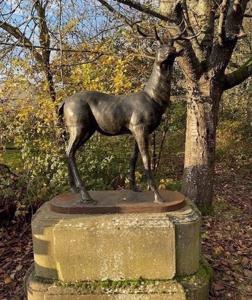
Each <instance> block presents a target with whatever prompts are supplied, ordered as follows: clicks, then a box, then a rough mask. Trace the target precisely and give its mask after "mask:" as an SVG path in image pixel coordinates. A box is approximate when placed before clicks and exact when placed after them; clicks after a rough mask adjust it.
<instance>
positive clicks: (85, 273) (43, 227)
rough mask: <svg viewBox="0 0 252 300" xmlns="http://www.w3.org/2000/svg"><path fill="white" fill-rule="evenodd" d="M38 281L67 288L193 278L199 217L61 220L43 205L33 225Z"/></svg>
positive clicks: (192, 212)
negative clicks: (97, 282)
mask: <svg viewBox="0 0 252 300" xmlns="http://www.w3.org/2000/svg"><path fill="white" fill-rule="evenodd" d="M32 232H33V246H34V260H35V270H36V274H37V275H38V276H41V277H44V278H55V279H59V280H62V281H65V282H69V281H75V280H76V281H79V280H102V279H105V278H109V279H112V280H119V279H137V278H139V277H142V278H146V279H171V278H173V277H174V276H175V274H176V275H178V276H184V275H190V274H193V273H195V272H197V270H198V268H199V258H200V213H199V212H198V210H197V209H196V208H195V207H194V206H193V205H192V203H191V202H190V201H187V205H186V206H185V207H184V208H182V209H180V210H177V211H173V212H166V213H141V214H109V215H85V214H80V215H78V214H72V215H71V214H60V213H55V212H52V211H51V210H50V209H49V204H48V203H45V204H44V205H43V206H42V207H41V208H40V209H39V211H38V212H37V214H36V215H35V217H34V219H33V221H32Z"/></svg>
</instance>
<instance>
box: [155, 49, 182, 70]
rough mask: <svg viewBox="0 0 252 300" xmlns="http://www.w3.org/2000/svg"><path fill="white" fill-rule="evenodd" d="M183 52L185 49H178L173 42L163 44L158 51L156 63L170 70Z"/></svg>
mask: <svg viewBox="0 0 252 300" xmlns="http://www.w3.org/2000/svg"><path fill="white" fill-rule="evenodd" d="M182 54H183V50H180V51H176V48H175V47H174V46H173V44H172V43H166V44H161V45H160V47H159V48H158V50H157V53H156V64H157V65H158V66H159V67H160V68H162V69H164V70H168V69H170V67H172V66H173V63H174V61H175V59H176V57H177V56H181V55H182Z"/></svg>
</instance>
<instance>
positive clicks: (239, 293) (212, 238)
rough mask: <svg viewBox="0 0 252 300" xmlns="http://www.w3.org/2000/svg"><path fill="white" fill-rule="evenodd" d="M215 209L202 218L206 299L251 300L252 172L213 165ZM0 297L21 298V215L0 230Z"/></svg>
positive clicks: (26, 245) (28, 244) (25, 238)
mask: <svg viewBox="0 0 252 300" xmlns="http://www.w3.org/2000/svg"><path fill="white" fill-rule="evenodd" d="M216 173H217V176H216V188H215V194H216V196H215V201H214V212H212V213H211V215H210V216H206V217H203V226H202V248H203V249H202V251H203V255H204V256H205V258H206V259H207V260H208V262H209V263H210V265H211V266H212V268H213V269H214V279H213V283H212V288H211V292H210V299H232V300H249V299H252V219H251V213H252V202H251V200H252V199H251V192H252V186H251V182H252V176H251V175H249V174H248V173H243V172H237V171H234V170H230V169H228V170H227V169H226V168H222V166H221V165H218V166H217V168H216ZM0 257H1V260H0V299H1V300H4V299H8V300H9V299H25V298H24V293H23V278H24V276H25V273H26V270H27V269H28V268H29V267H30V265H31V263H32V260H33V257H32V241H31V230H30V220H29V218H27V217H24V216H23V214H22V215H21V216H19V217H18V218H16V219H15V220H13V221H12V222H11V224H10V225H8V227H6V228H5V227H2V228H0Z"/></svg>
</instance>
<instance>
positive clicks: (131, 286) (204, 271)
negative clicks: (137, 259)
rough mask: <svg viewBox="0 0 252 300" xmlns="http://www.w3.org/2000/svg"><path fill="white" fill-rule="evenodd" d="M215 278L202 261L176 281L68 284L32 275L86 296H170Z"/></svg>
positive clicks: (44, 281) (83, 282)
mask: <svg viewBox="0 0 252 300" xmlns="http://www.w3.org/2000/svg"><path fill="white" fill-rule="evenodd" d="M212 276H213V273H212V269H211V267H210V266H209V265H208V264H207V263H206V262H205V261H204V260H203V259H202V260H201V263H200V267H199V270H198V271H197V272H196V273H195V274H193V275H190V276H176V278H175V279H174V280H148V279H143V278H139V279H137V280H118V281H113V280H110V279H107V280H101V281H78V282H71V283H66V282H62V281H57V280H50V279H45V278H41V277H38V276H36V275H35V274H34V273H33V274H32V277H33V280H34V281H36V282H39V283H42V284H53V285H54V286H55V287H61V288H62V287H63V288H66V289H74V290H75V291H76V292H78V291H79V293H86V294H98V293H101V294H118V293H119V294H120V293H129V294H131V293H132V294H141V293H150V294H151V293H161V294H170V293H173V291H174V289H176V288H179V286H180V285H181V286H183V287H184V289H185V290H186V291H188V290H190V289H192V288H195V286H197V287H200V286H205V285H206V284H208V283H209V281H211V278H212Z"/></svg>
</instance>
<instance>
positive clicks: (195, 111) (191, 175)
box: [116, 0, 252, 210]
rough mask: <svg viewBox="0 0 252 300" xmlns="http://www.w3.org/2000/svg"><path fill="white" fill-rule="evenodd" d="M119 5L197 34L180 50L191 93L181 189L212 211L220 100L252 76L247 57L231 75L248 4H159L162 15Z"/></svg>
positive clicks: (123, 1)
mask: <svg viewBox="0 0 252 300" xmlns="http://www.w3.org/2000/svg"><path fill="white" fill-rule="evenodd" d="M116 2H118V3H121V4H124V5H126V6H127V7H131V8H132V9H135V10H138V11H140V12H142V13H144V14H148V15H150V16H152V17H153V16H154V17H155V18H157V19H159V20H162V24H163V27H164V30H165V31H166V32H168V33H169V34H171V35H174V34H175V33H176V34H177V33H178V34H181V35H182V34H183V36H192V38H190V39H187V38H182V39H181V40H180V41H178V42H177V47H183V48H184V49H185V55H184V57H182V58H180V59H178V62H179V66H180V68H181V70H182V72H183V74H184V81H185V86H186V89H187V124H186V144H185V161H184V175H183V188H182V190H183V192H184V193H185V194H186V195H187V196H188V197H190V198H191V199H193V200H194V201H195V202H196V203H197V204H198V206H199V207H201V208H202V209H203V210H204V209H208V208H209V207H210V206H211V203H212V199H213V178H214V176H213V175H214V164H215V149H216V128H217V124H218V112H219V105H220V100H221V97H222V94H223V92H224V91H226V90H228V89H231V88H233V87H234V86H236V85H239V84H240V83H242V82H243V81H244V80H246V79H247V78H248V77H249V76H251V75H252V60H251V58H249V59H248V60H247V61H246V59H247V57H246V56H245V55H244V61H245V62H244V63H243V64H242V65H241V66H239V68H237V69H236V70H234V71H232V72H226V71H227V69H228V66H229V63H230V61H231V57H232V54H233V52H234V51H235V49H236V45H237V42H238V41H239V40H240V39H242V38H243V37H245V36H246V34H245V32H244V31H243V20H244V17H245V16H246V15H247V12H246V8H247V5H248V2H249V1H248V0H241V1H239V0H238V1H226V0H223V1H204V0H202V1H176V2H174V1H166V0H160V6H159V10H158V11H157V10H155V7H154V8H153V7H152V8H150V6H146V5H144V4H141V3H140V2H137V1H132V0H116ZM170 25H172V27H171V26H170ZM181 37H182V36H181ZM250 55H251V52H250Z"/></svg>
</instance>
